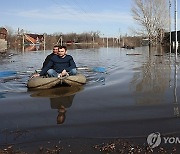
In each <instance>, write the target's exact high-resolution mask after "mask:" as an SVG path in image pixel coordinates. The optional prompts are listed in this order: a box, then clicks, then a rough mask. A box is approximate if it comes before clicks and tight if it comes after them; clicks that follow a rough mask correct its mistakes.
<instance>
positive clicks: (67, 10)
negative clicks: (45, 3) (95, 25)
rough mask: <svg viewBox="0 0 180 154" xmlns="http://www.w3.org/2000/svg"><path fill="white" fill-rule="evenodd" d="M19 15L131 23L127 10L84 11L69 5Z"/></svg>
mask: <svg viewBox="0 0 180 154" xmlns="http://www.w3.org/2000/svg"><path fill="white" fill-rule="evenodd" d="M17 16H21V17H26V18H34V19H46V20H66V21H77V22H80V21H81V20H83V21H86V22H88V23H91V22H118V23H122V22H126V23H131V21H132V18H131V16H130V15H129V14H128V13H127V12H125V13H122V12H113V11H106V12H93V13H92V12H83V11H81V10H79V9H76V8H72V7H69V6H61V7H50V8H48V9H45V10H44V9H41V10H38V9H35V10H26V11H21V12H18V13H17Z"/></svg>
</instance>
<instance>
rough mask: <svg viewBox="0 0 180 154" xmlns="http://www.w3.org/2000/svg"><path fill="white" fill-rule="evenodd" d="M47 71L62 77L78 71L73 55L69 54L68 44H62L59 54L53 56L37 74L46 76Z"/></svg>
mask: <svg viewBox="0 0 180 154" xmlns="http://www.w3.org/2000/svg"><path fill="white" fill-rule="evenodd" d="M46 73H47V74H48V75H49V76H50V77H62V76H66V75H75V74H76V73H77V70H76V64H75V62H74V60H73V57H72V56H71V55H67V48H66V46H61V47H60V48H59V50H58V54H57V55H54V56H52V58H51V59H50V60H49V62H48V64H47V65H46V66H45V67H44V68H43V69H42V71H41V72H40V73H39V74H34V75H33V77H36V76H44V75H46Z"/></svg>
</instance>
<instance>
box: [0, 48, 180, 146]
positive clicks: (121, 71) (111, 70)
mask: <svg viewBox="0 0 180 154" xmlns="http://www.w3.org/2000/svg"><path fill="white" fill-rule="evenodd" d="M51 52H52V51H50V50H47V51H31V52H17V51H13V50H12V51H10V52H9V54H8V55H7V56H5V57H2V58H1V60H0V70H1V71H16V72H17V73H16V74H13V75H11V76H6V77H1V78H0V121H1V124H0V145H1V146H2V145H6V144H7V145H8V144H22V143H32V142H40V141H48V140H59V139H61V138H131V137H132V138H133V137H147V136H148V135H149V134H151V133H153V132H160V133H161V134H162V135H166V134H173V133H179V130H180V119H179V108H180V103H179V100H180V73H179V65H180V63H179V62H176V63H175V54H174V53H171V54H170V53H169V51H168V50H167V51H166V50H165V49H164V50H160V49H158V48H154V49H152V51H149V49H148V47H139V48H135V49H134V50H128V49H124V48H99V49H73V50H68V53H69V54H71V55H72V56H73V57H74V60H75V62H76V64H77V67H85V66H87V67H88V68H93V67H104V68H105V69H106V72H105V73H100V72H95V71H86V70H81V73H83V74H84V75H85V76H86V77H87V84H86V85H84V86H83V87H78V88H70V87H60V88H55V89H49V90H39V91H29V90H28V89H27V88H26V83H27V81H28V78H29V76H30V75H31V73H32V72H34V70H36V69H40V68H41V67H42V63H43V61H44V59H45V57H46V56H47V55H48V54H50V53H51ZM178 56H179V55H178ZM179 58H180V57H178V59H179ZM17 132H19V133H17ZM144 142H146V141H144Z"/></svg>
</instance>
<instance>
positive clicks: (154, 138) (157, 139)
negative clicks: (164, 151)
mask: <svg viewBox="0 0 180 154" xmlns="http://www.w3.org/2000/svg"><path fill="white" fill-rule="evenodd" d="M147 143H148V144H149V146H150V147H151V148H155V147H157V146H159V145H160V144H161V134H160V133H159V132H156V133H152V134H150V135H149V136H148V137H147Z"/></svg>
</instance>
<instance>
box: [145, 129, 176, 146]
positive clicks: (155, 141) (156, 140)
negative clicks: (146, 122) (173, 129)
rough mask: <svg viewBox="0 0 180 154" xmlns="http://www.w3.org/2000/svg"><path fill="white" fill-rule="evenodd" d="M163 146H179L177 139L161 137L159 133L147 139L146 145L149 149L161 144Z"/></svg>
mask: <svg viewBox="0 0 180 154" xmlns="http://www.w3.org/2000/svg"><path fill="white" fill-rule="evenodd" d="M162 142H163V143H165V144H167V143H168V144H180V139H179V137H161V134H160V133H159V132H156V133H151V134H150V135H149V136H148V137H147V143H148V145H149V146H150V147H151V148H155V147H158V146H159V145H160V144H161V143H162Z"/></svg>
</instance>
